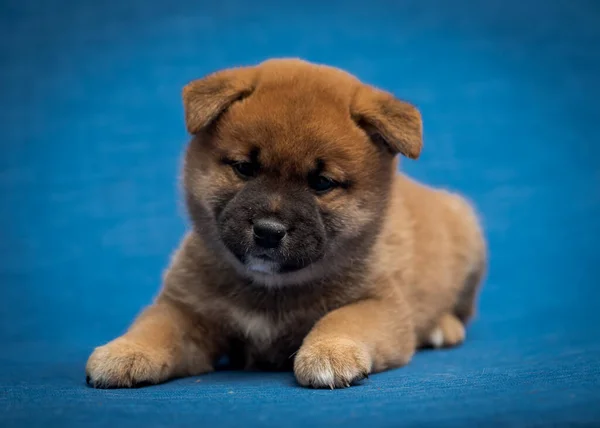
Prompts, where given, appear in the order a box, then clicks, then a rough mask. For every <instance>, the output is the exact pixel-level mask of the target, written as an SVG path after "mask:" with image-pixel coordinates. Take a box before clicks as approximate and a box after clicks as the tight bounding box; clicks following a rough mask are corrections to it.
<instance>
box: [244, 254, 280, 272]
mask: <svg viewBox="0 0 600 428" xmlns="http://www.w3.org/2000/svg"><path fill="white" fill-rule="evenodd" d="M246 269H248V270H249V271H250V272H257V273H265V274H276V273H277V272H278V271H279V263H275V262H272V261H268V260H263V259H259V258H257V257H252V256H249V257H248V259H247V260H246Z"/></svg>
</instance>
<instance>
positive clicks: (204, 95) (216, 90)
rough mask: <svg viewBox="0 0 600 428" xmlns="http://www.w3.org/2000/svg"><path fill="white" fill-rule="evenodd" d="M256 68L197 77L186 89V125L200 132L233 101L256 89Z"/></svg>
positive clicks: (184, 101)
mask: <svg viewBox="0 0 600 428" xmlns="http://www.w3.org/2000/svg"><path fill="white" fill-rule="evenodd" d="M254 77H255V70H254V69H253V68H250V67H240V68H232V69H227V70H222V71H218V72H216V73H213V74H209V75H208V76H206V77H204V78H202V79H198V80H194V81H192V82H190V83H188V84H187V85H186V86H185V87H184V88H183V108H184V113H185V124H186V128H187V130H188V132H189V133H190V134H197V133H198V132H200V131H202V130H203V129H205V128H206V127H208V126H209V125H210V124H211V123H213V122H214V121H215V120H216V119H217V118H218V117H219V115H220V114H221V113H223V112H224V111H225V110H226V109H227V108H228V107H229V106H230V105H231V104H232V103H234V102H235V101H238V100H241V99H242V98H245V97H247V96H248V95H250V94H251V93H252V91H253V90H254Z"/></svg>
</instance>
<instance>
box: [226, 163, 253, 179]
mask: <svg viewBox="0 0 600 428" xmlns="http://www.w3.org/2000/svg"><path fill="white" fill-rule="evenodd" d="M231 167H232V168H233V170H234V171H235V173H236V174H237V175H238V176H239V177H240V178H243V179H245V180H248V179H250V178H254V177H256V176H257V175H258V171H259V166H258V164H257V163H254V162H234V163H232V164H231Z"/></svg>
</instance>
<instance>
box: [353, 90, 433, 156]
mask: <svg viewBox="0 0 600 428" xmlns="http://www.w3.org/2000/svg"><path fill="white" fill-rule="evenodd" d="M351 112H352V117H353V119H354V120H355V121H356V123H357V124H358V125H359V126H360V127H361V128H363V129H364V130H365V131H366V132H367V134H369V136H370V137H371V138H372V139H373V140H374V141H381V142H382V143H383V144H384V145H385V146H387V148H388V149H389V150H390V151H391V152H392V153H393V154H394V155H396V154H398V153H402V154H403V155H404V156H406V157H408V158H411V159H417V158H418V157H419V155H420V154H421V148H422V147H423V124H422V122H421V114H420V113H419V111H418V110H417V109H416V108H415V107H414V106H412V105H411V104H409V103H406V102H404V101H400V100H399V99H397V98H395V97H394V96H393V95H392V94H390V93H388V92H384V91H381V90H379V89H376V88H373V87H371V86H368V85H361V86H360V87H359V88H358V90H357V92H356V95H355V97H354V101H353V104H352V108H351Z"/></svg>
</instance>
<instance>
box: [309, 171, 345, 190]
mask: <svg viewBox="0 0 600 428" xmlns="http://www.w3.org/2000/svg"><path fill="white" fill-rule="evenodd" d="M308 185H309V186H310V187H311V189H313V190H314V191H315V192H317V193H318V194H324V193H327V192H329V191H330V190H333V189H334V188H335V187H337V186H338V183H337V182H335V181H333V180H332V179H331V178H328V177H325V176H324V175H316V176H312V177H309V178H308Z"/></svg>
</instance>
